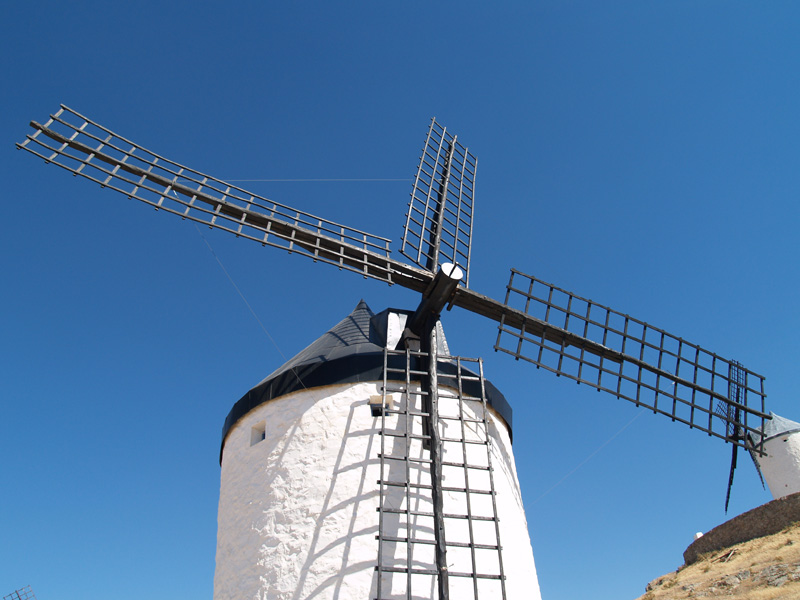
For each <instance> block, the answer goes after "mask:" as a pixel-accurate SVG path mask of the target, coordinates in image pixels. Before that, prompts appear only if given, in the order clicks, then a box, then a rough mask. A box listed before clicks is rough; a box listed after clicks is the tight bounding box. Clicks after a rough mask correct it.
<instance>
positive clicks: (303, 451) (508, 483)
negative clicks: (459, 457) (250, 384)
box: [214, 382, 541, 600]
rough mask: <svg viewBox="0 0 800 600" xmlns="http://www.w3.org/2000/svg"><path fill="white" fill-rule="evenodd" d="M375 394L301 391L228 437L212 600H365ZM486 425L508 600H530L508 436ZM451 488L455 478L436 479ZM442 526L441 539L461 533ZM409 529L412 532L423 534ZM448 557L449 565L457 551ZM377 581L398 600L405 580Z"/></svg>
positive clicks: (369, 577) (373, 386)
mask: <svg viewBox="0 0 800 600" xmlns="http://www.w3.org/2000/svg"><path fill="white" fill-rule="evenodd" d="M375 394H379V384H378V383H377V382H372V383H358V384H345V385H337V386H327V387H323V388H314V389H310V390H305V391H302V392H297V393H293V394H289V395H287V396H284V397H282V398H277V399H275V400H272V401H270V402H267V403H265V404H262V405H261V406H258V407H256V408H255V409H253V410H252V411H250V413H248V414H247V415H245V417H243V418H242V419H240V420H239V422H238V423H237V424H236V425H235V426H234V427H233V428H232V429H231V430H230V432H229V434H228V437H227V439H226V441H225V447H224V451H223V458H222V474H221V486H220V501H219V515H218V534H217V557H216V558H217V566H216V572H215V576H214V600H251V599H252V600H256V599H257V600H290V599H291V600H300V599H305V598H315V599H333V598H338V599H342V598H348V599H350V598H352V599H365V600H366V599H371V598H375V597H376V592H377V575H376V571H375V566H376V564H377V558H378V541H377V539H376V535H377V532H378V522H379V521H378V511H377V508H378V505H379V502H380V501H379V486H378V485H377V481H378V479H379V478H380V458H379V453H380V452H381V449H380V445H381V441H380V440H381V436H380V435H379V429H378V428H379V426H380V418H376V417H373V416H372V414H371V411H370V407H369V406H368V399H369V397H370V396H371V395H375ZM395 418H396V417H395ZM491 419H492V423H491V427H490V435H491V436H492V438H493V442H492V443H493V452H492V462H493V466H494V469H495V489H496V491H497V494H496V501H497V512H498V514H499V515H500V517H501V520H500V538H501V543H502V546H503V552H502V559H503V563H504V565H503V566H504V571H505V574H506V577H507V579H506V590H507V597H508V599H509V600H540V598H541V595H540V592H539V585H538V579H537V576H536V568H535V565H534V560H533V552H532V550H531V544H530V538H529V536H528V529H527V522H526V519H525V513H524V510H523V507H522V499H521V494H520V491H519V483H518V481H517V477H516V468H515V466H514V458H513V455H512V452H511V444H510V440H509V436H508V431H507V428H506V425H505V422H504V421H503V420H502V419H501V418H499V417H497V416H496V415H495V414H494V413H493V412H492V414H491ZM261 430H263V431H264V435H263V440H262V439H261V435H260V431H261ZM484 454H485V452H484ZM445 460H447V457H445ZM461 484H462V482H460V481H458V480H457V478H456V477H455V476H451V477H450V478H449V481H445V485H446V486H448V485H449V486H453V485H455V486H460V485H461ZM471 485H474V483H471ZM403 494H404V492H401V493H400V495H398V496H397V498H396V500H397V502H398V503H402V502H403ZM423 496H424V494H419V497H420V498H423ZM487 498H490V497H487ZM421 501H422V500H420V502H421ZM446 502H447V499H446ZM423 508H424V507H423ZM445 512H447V511H445ZM447 527H448V524H447V523H446V536H447V537H448V539H450V536H451V535H461V534H462V533H463V532H460V531H458V529H459V528H458V527H457V526H454V525H450V526H449V527H450V529H447ZM420 531H422V533H420V532H419V531H418V532H414V533H415V535H424V531H423V530H420ZM403 534H404V532H402V531H400V532H397V535H399V536H402V535H403ZM403 546H404V545H403ZM415 549H417V550H415V555H414V557H413V558H414V561H415V562H417V560H418V557H419V558H420V562H421V563H423V564H422V565H418V564H415V566H423V567H424V563H425V562H427V560H426V559H425V557H424V554H423V551H424V549H423V548H422V547H421V546H416V545H415ZM490 554H491V553H490ZM496 556H497V553H496V552H494V560H495V561H496V560H497V558H496ZM398 558H399V559H400V558H403V559H404V558H405V557H398ZM450 559H451V551H448V562H450ZM452 559H453V560H454V561H456V560H458V556H457V552H453V553H452ZM487 564H488V563H487ZM487 568H491V567H490V566H487ZM451 570H456V569H455V568H454V567H453V568H451ZM415 577H416V576H415ZM420 577H422V576H420ZM385 578H386V580H384V581H383V583H382V585H383V588H384V591H383V592H382V595H383V596H385V597H388V598H392V597H401V596H396V591H397V590H398V589H401V588H402V587H403V585H404V580H405V578H406V575H405V574H392V573H389V574H387V575H385ZM429 579H431V578H430V577H429ZM456 579H458V578H455V577H451V578H450V580H451V582H452V583H451V590H453V591H452V593H451V597H454V598H455V597H458V598H459V599H462V598H463V599H468V598H472V597H473V592H472V591H471V590H467V589H458V588H459V585H462V586H463V583H464V582H465V581H466V582H467V583H469V580H464V579H463V578H462V579H461V581H455V580H456ZM424 585H425V583H424V581H423V582H422V587H424ZM470 585H471V583H470ZM419 587H420V582H417V584H416V585H415V587H414V588H413V589H414V597H420V598H422V597H427V595H424V594H425V593H424V592H423V590H422V589H420V590H419V591H417V590H418V588H419ZM454 587H455V588H456V589H455V590H454ZM430 591H431V592H433V590H430ZM420 594H423V595H420ZM453 594H456V595H453ZM402 597H404V596H402ZM431 597H434V596H431ZM480 597H481V598H482V599H483V598H488V597H494V594H492V593H481V594H480Z"/></svg>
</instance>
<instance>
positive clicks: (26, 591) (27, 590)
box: [3, 585, 36, 600]
mask: <svg viewBox="0 0 800 600" xmlns="http://www.w3.org/2000/svg"><path fill="white" fill-rule="evenodd" d="M3 600H36V596H35V595H34V593H33V590H32V589H31V586H29V585H26V586H25V587H24V588H20V589H18V590H16V591H14V592H11V593H10V594H9V595H8V596H3Z"/></svg>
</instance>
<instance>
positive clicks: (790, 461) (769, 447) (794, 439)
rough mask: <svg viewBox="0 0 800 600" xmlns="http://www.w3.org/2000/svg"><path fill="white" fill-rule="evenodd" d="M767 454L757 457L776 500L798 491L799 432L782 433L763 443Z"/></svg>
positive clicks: (799, 469) (799, 472) (799, 473)
mask: <svg viewBox="0 0 800 600" xmlns="http://www.w3.org/2000/svg"><path fill="white" fill-rule="evenodd" d="M764 450H765V451H766V452H767V456H760V457H758V463H759V464H760V465H761V472H762V473H763V474H764V479H765V480H766V482H767V485H768V486H769V491H770V492H772V497H773V498H775V499H776V500H777V499H778V498H783V497H784V496H788V495H789V494H794V493H796V492H800V432H794V433H784V434H780V435H777V436H775V437H773V438H770V439H769V440H767V441H766V442H765V443H764Z"/></svg>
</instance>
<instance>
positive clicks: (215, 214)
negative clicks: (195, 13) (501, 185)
mask: <svg viewBox="0 0 800 600" xmlns="http://www.w3.org/2000/svg"><path fill="white" fill-rule="evenodd" d="M31 126H32V127H33V128H34V129H35V130H36V131H35V133H34V134H32V135H30V136H28V139H27V140H26V141H25V142H23V143H22V144H20V145H19V147H20V148H24V149H25V150H28V151H30V152H33V153H34V154H37V155H38V156H41V157H42V158H44V159H45V160H46V161H48V162H53V163H54V164H57V165H59V166H61V167H63V168H65V169H67V170H69V171H70V172H72V173H73V174H76V175H81V176H83V177H86V178H88V179H91V180H92V181H96V182H98V183H100V184H101V185H102V186H104V187H109V188H111V189H114V190H116V191H119V192H121V193H123V194H125V195H127V196H129V197H133V198H136V199H138V200H141V201H142V202H145V203H146V204H149V205H151V206H154V207H156V208H157V209H160V210H164V211H166V212H169V213H173V214H176V215H180V216H181V217H183V218H186V219H190V220H194V221H196V222H200V223H204V224H206V225H208V226H210V227H212V228H216V229H222V230H224V231H228V232H230V233H233V234H235V235H236V236H238V237H245V238H248V239H251V240H254V241H256V242H259V243H261V244H262V245H269V246H273V247H277V248H282V249H284V250H287V251H289V252H292V253H297V254H302V255H305V256H308V257H311V258H312V259H314V260H315V261H321V262H326V263H329V264H333V265H336V266H337V267H339V268H340V269H344V270H349V271H354V272H356V273H359V274H360V275H362V276H364V277H370V278H374V279H378V280H381V281H385V282H388V283H390V284H398V285H401V286H403V287H406V288H409V289H411V290H414V291H416V292H420V293H421V295H422V299H421V301H420V303H419V306H417V307H416V309H415V310H413V311H411V310H409V311H405V310H387V311H384V312H382V313H380V314H379V315H373V314H372V313H371V311H370V310H369V308H368V307H367V306H366V304H364V303H362V304H359V306H358V307H357V308H356V310H355V311H354V312H353V313H352V314H351V315H350V316H349V317H347V318H346V319H345V320H344V321H342V322H341V323H339V325H337V326H336V327H334V328H333V329H332V330H331V331H329V332H328V333H327V334H325V335H324V336H323V337H322V338H320V339H319V340H317V341H316V342H314V343H313V344H312V345H311V346H309V347H308V348H307V349H306V350H304V351H303V352H301V353H300V354H299V355H298V356H296V357H295V358H293V359H292V360H291V361H289V362H288V363H287V364H286V365H284V366H283V367H281V368H280V369H278V370H277V371H275V372H274V373H273V374H272V375H270V376H269V377H267V378H266V379H265V380H264V381H263V382H262V383H261V384H259V385H258V386H256V387H255V388H253V389H252V390H251V391H250V392H249V393H248V394H246V395H245V396H244V397H243V398H242V399H241V400H240V401H239V402H237V403H236V405H235V406H234V408H233V410H232V411H231V414H230V415H229V416H228V420H227V421H226V423H225V428H224V436H223V448H222V457H221V460H222V486H221V494H220V513H219V519H220V525H219V539H218V548H217V573H216V577H215V600H228V599H234V598H235V599H237V600H238V599H240V598H252V597H257V598H281V599H285V598H293V599H294V598H297V599H300V598H310V597H314V598H334V597H337V598H343V597H348V598H355V597H360V598H377V599H378V600H384V599H387V598H408V599H411V598H438V599H439V600H446V599H448V598H451V597H452V598H458V599H459V600H461V599H468V598H478V597H481V598H484V599H485V598H487V597H490V598H503V599H510V598H519V599H525V600H528V599H531V598H538V596H539V588H538V583H537V578H536V571H535V568H534V564H533V556H532V553H531V550H530V542H529V538H528V533H527V527H526V526H525V517H524V512H523V510H522V505H521V501H520V500H519V498H520V496H519V488H518V484H517V480H516V473H515V470H514V460H513V456H512V453H511V445H510V439H511V411H510V408H509V407H508V405H507V403H506V402H505V399H504V398H503V396H502V394H500V393H499V391H497V389H496V388H494V386H492V385H491V384H490V383H489V382H488V381H487V380H486V379H485V378H484V374H483V367H482V363H481V362H480V360H474V361H473V360H468V359H464V358H461V357H457V356H451V355H450V352H449V351H448V350H447V346H446V343H445V341H444V333H443V331H442V328H441V324H440V323H439V315H440V314H441V312H442V310H443V309H444V308H445V307H446V306H447V307H448V308H449V307H452V306H459V307H461V308H463V309H466V310H469V311H472V312H474V313H476V314H479V315H481V316H484V317H487V318H490V319H493V320H495V321H497V322H498V323H499V324H500V333H499V335H498V338H497V343H496V344H495V350H500V351H503V352H505V353H508V354H511V355H512V356H514V357H515V358H516V359H523V360H525V361H528V362H531V363H533V364H535V365H536V366H537V367H543V368H544V369H545V370H548V371H551V372H553V373H555V374H556V375H559V376H561V375H563V376H565V377H567V378H569V379H573V380H575V381H577V382H579V383H583V384H585V385H588V386H591V387H594V388H596V389H597V390H602V391H605V392H608V393H610V394H612V395H614V396H617V397H619V398H625V399H626V400H629V401H631V402H634V403H635V404H636V405H638V406H643V407H646V408H648V409H650V410H652V411H653V412H655V413H660V414H664V415H666V416H667V417H669V418H670V419H672V420H673V421H679V422H682V423H685V424H687V425H689V426H690V427H691V428H694V429H698V430H700V431H702V432H704V433H706V434H708V435H710V436H714V437H717V438H719V439H722V440H724V441H726V442H730V443H731V444H733V448H734V455H733V460H732V468H731V480H730V481H732V473H733V467H734V466H735V462H736V454H735V451H736V448H738V447H739V446H741V447H743V448H746V449H747V450H748V451H750V452H751V453H752V454H753V455H754V456H756V457H757V456H761V455H763V454H764V452H765V445H764V440H765V437H766V436H767V435H768V434H767V433H765V432H766V429H765V424H766V422H767V421H769V419H770V416H769V415H768V414H767V413H766V412H765V407H764V398H765V394H764V389H763V381H764V378H763V377H761V376H760V375H757V374H755V373H753V372H751V371H749V370H747V369H745V368H744V367H742V366H741V365H740V364H738V363H736V362H735V361H729V360H726V359H723V358H721V357H719V356H717V355H716V354H714V353H711V352H708V351H706V350H704V349H703V348H701V347H700V346H697V345H696V344H692V343H689V342H687V341H686V340H684V339H682V338H679V337H676V336H673V335H671V334H669V333H667V332H665V331H663V330H661V329H658V328H655V327H652V326H650V325H648V324H647V323H645V322H643V321H640V320H637V319H634V318H632V317H630V316H628V315H626V314H623V313H620V312H617V311H615V310H612V309H610V308H608V307H605V306H602V305H599V304H596V303H594V302H592V301H590V300H587V299H585V298H581V297H579V296H577V295H575V294H573V293H571V292H568V291H566V290H563V289H560V288H558V287H556V286H554V285H552V284H548V283H545V282H542V281H540V280H538V279H536V278H534V277H531V276H529V275H525V274H524V273H521V272H519V271H516V270H512V272H511V278H510V280H509V283H508V286H507V292H506V297H505V301H504V302H499V301H496V300H493V299H491V298H489V297H487V296H484V295H482V294H479V293H477V292H475V291H473V290H471V289H470V288H469V265H470V258H471V240H472V219H473V206H474V203H473V200H474V183H475V171H476V166H477V161H476V159H475V157H474V156H473V155H472V154H470V153H469V152H468V151H467V149H466V148H465V147H463V146H462V145H461V144H460V143H459V142H458V140H457V138H456V137H455V136H453V135H451V134H450V133H448V132H447V130H446V129H444V128H443V127H442V126H441V125H440V124H438V123H437V122H436V121H435V120H433V121H432V123H431V126H430V129H429V131H428V135H427V139H426V142H425V145H424V147H423V154H422V157H421V160H420V164H419V168H418V170H417V176H416V178H415V182H414V187H413V191H412V198H411V202H410V204H409V210H408V214H407V221H406V227H405V232H404V236H403V244H402V248H401V253H402V254H403V255H404V256H405V257H406V258H408V259H409V260H410V261H411V262H413V263H414V264H413V265H410V264H407V263H405V262H402V261H399V260H396V259H394V258H392V257H390V255H389V240H388V239H386V238H381V237H378V236H374V235H371V234H368V233H365V232H363V231H358V230H356V229H353V228H349V227H346V226H344V225H341V224H338V223H334V222H332V221H327V220H325V219H321V218H318V217H315V216H313V215H310V214H308V213H305V212H303V211H298V210H296V209H293V208H291V207H288V206H285V205H282V204H279V203H277V202H273V201H270V200H268V199H266V198H263V197H260V196H257V195H255V194H251V193H249V192H246V191H245V190H243V189H241V188H238V187H236V186H232V185H230V184H227V183H225V182H223V181H221V180H218V179H215V178H213V177H209V176H207V175H204V174H202V173H199V172H197V171H194V170H192V169H189V168H187V167H183V166H181V165H179V164H177V163H174V162H172V161H169V160H167V159H164V158H163V157H160V156H158V155H156V154H153V153H152V152H149V151H147V150H145V149H144V148H142V147H140V146H138V145H136V144H134V143H132V142H130V141H128V140H126V139H124V138H121V137H120V136H118V135H116V134H114V133H113V132H111V131H110V130H108V129H106V128H104V127H101V126H100V125H98V124H96V123H94V122H92V121H90V120H89V119H87V118H85V117H83V116H81V115H79V114H78V113H76V112H74V111H72V110H70V109H67V108H66V107H63V106H62V108H61V110H59V111H58V113H57V114H55V115H53V116H52V117H51V118H50V120H49V121H47V123H46V124H44V125H41V124H39V123H36V122H32V123H31ZM527 429H529V427H528V428H527ZM795 477H796V475H795ZM770 486H772V483H770ZM729 492H730V489H729ZM774 492H775V490H774V489H773V493H774Z"/></svg>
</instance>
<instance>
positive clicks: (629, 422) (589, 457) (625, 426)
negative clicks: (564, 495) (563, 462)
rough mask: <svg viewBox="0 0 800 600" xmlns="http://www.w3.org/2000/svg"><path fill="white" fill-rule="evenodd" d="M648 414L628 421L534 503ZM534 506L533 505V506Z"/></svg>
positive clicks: (639, 414) (638, 415)
mask: <svg viewBox="0 0 800 600" xmlns="http://www.w3.org/2000/svg"><path fill="white" fill-rule="evenodd" d="M646 412H647V411H646V410H641V411H639V412H638V413H637V414H636V416H635V417H633V418H632V419H631V420H630V421H628V422H627V423H626V424H625V425H624V426H623V427H622V429H620V430H619V431H618V432H617V433H615V434H614V435H612V436H611V437H610V438H608V439H607V440H606V441H605V442H603V443H602V444H601V445H600V447H599V448H597V450H595V451H594V452H592V453H591V454H590V455H589V456H587V457H586V458H585V459H583V461H582V462H581V463H580V464H579V465H578V466H577V467H575V468H574V469H572V471H570V472H569V473H567V474H566V475H564V476H563V477H562V478H561V479H559V480H558V481H557V482H556V483H555V484H554V485H553V486H552V487H551V488H550V489H549V490H547V491H546V492H545V493H544V494H542V495H541V496H539V497H538V498H537V499H536V500H534V501H533V504H536V503H537V502H539V500H541V499H542V498H544V497H545V496H547V494H549V493H550V492H552V491H553V490H554V489H556V488H557V487H558V486H560V485H561V484H562V483H564V482H565V481H566V480H567V479H568V478H569V477H571V476H572V475H573V474H574V473H575V471H577V470H578V469H580V468H581V467H582V466H583V465H585V464H586V463H587V462H589V461H590V460H592V459H593V458H594V457H595V456H596V455H597V454H598V453H599V452H600V451H601V450H602V449H603V448H605V447H606V446H608V445H609V444H610V443H611V442H612V441H614V440H615V439H616V438H617V436H619V434H621V433H622V432H623V431H625V430H626V429H627V428H628V427H630V426H631V425H633V422H634V421H635V420H636V419H638V418H639V417H641V416H642V415H643V414H645V413H646ZM533 504H531V506H533Z"/></svg>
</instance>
